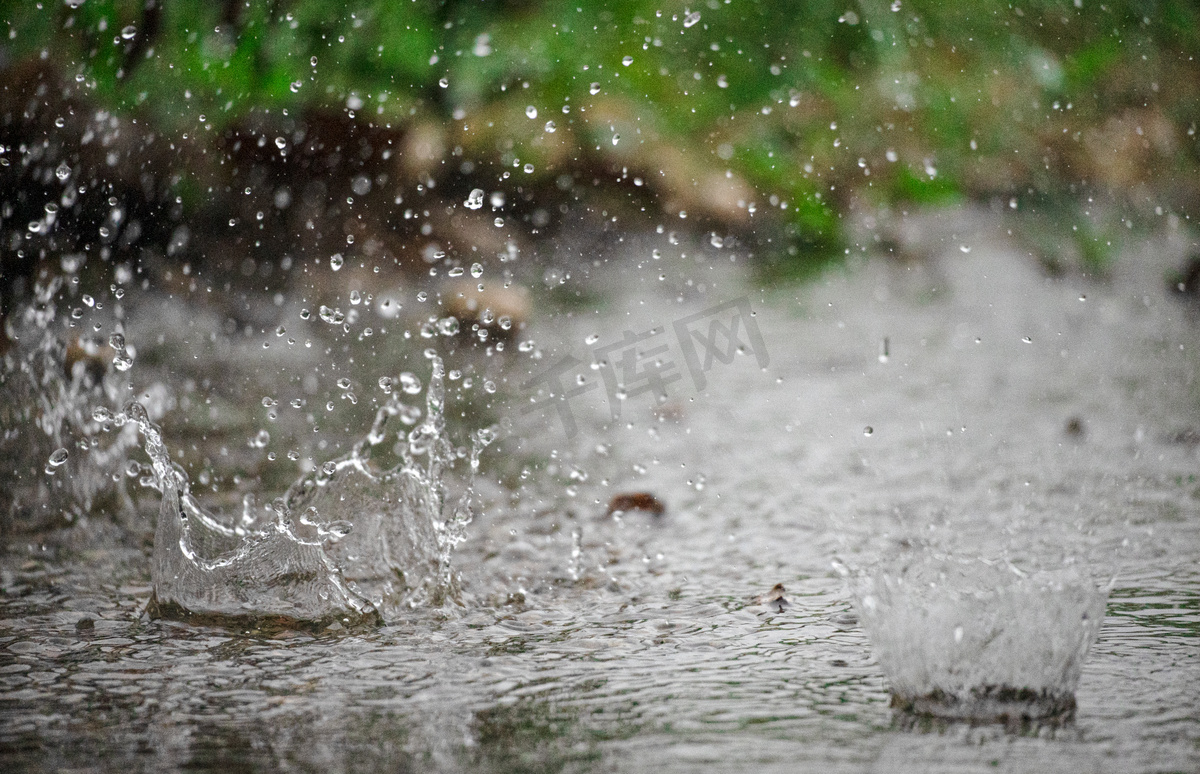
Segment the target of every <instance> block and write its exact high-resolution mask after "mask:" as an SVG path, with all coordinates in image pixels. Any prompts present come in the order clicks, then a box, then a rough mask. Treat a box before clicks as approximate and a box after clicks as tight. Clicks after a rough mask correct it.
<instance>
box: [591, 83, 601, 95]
mask: <svg viewBox="0 0 1200 774" xmlns="http://www.w3.org/2000/svg"><path fill="white" fill-rule="evenodd" d="M588 92H589V93H591V94H599V93H600V84H599V83H592V85H591V86H589V87H588Z"/></svg>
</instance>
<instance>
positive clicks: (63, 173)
mask: <svg viewBox="0 0 1200 774" xmlns="http://www.w3.org/2000/svg"><path fill="white" fill-rule="evenodd" d="M54 176H55V177H57V178H58V179H59V180H63V181H65V180H66V179H67V178H68V177H70V176H71V168H70V167H68V166H67V162H65V161H64V162H61V163H60V164H59V165H58V166H57V167H56V168H55V170H54Z"/></svg>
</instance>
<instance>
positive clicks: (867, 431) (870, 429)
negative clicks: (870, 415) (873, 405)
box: [863, 425, 875, 435]
mask: <svg viewBox="0 0 1200 774" xmlns="http://www.w3.org/2000/svg"><path fill="white" fill-rule="evenodd" d="M874 432H875V428H873V427H871V426H870V425H867V426H866V427H864V428H863V435H871V434H872V433H874Z"/></svg>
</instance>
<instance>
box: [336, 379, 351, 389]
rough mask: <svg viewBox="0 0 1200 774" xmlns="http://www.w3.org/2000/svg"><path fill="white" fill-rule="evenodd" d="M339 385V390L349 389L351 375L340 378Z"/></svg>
mask: <svg viewBox="0 0 1200 774" xmlns="http://www.w3.org/2000/svg"><path fill="white" fill-rule="evenodd" d="M337 386H338V389H339V390H348V389H350V378H349V377H347V376H343V377H342V378H341V379H338V380H337Z"/></svg>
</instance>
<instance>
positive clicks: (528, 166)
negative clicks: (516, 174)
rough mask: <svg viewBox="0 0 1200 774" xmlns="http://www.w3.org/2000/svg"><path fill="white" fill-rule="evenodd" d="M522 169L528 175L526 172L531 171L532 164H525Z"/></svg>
mask: <svg viewBox="0 0 1200 774" xmlns="http://www.w3.org/2000/svg"><path fill="white" fill-rule="evenodd" d="M524 169H525V174H527V175H528V174H531V173H532V172H533V165H532V164H526V165H525V167H524Z"/></svg>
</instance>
